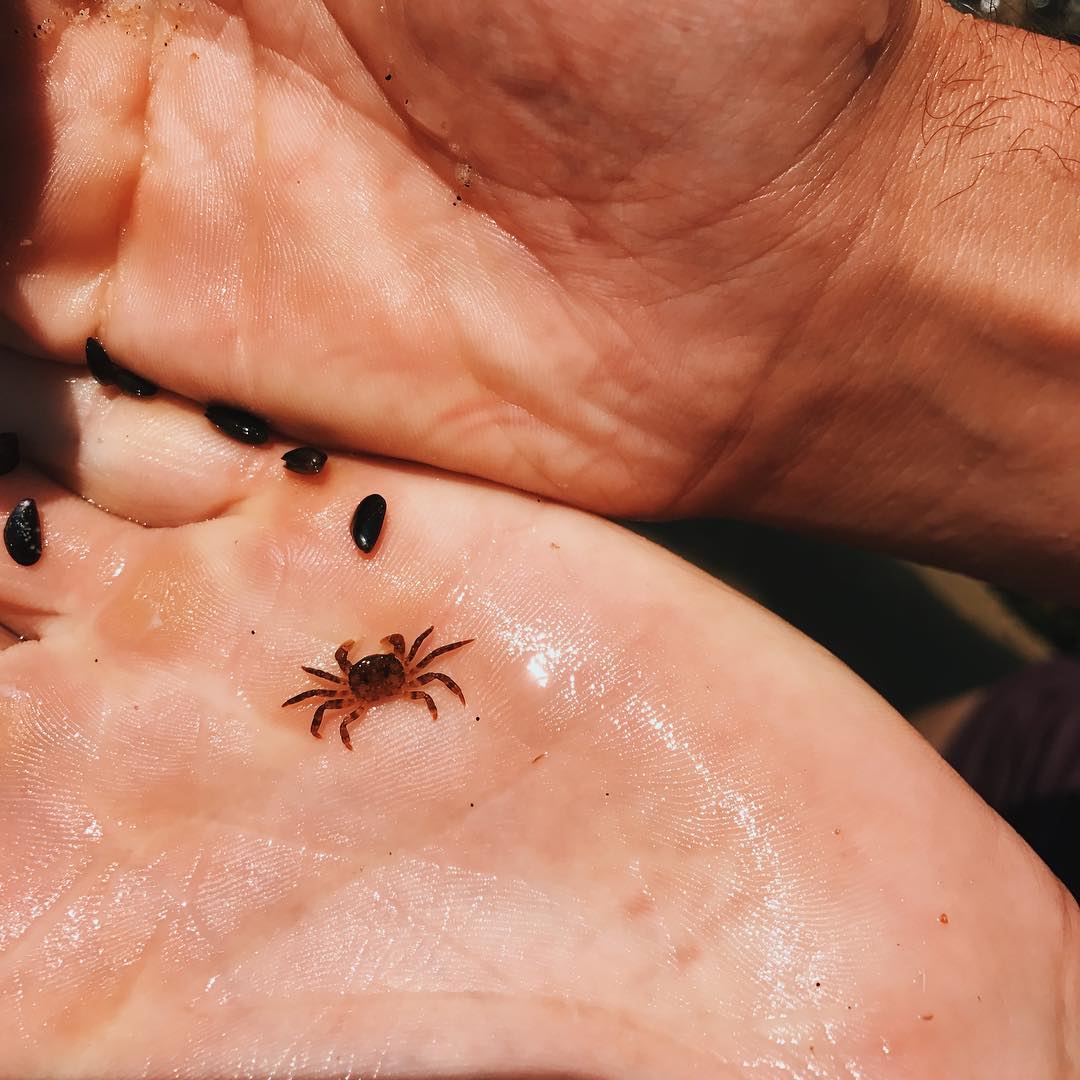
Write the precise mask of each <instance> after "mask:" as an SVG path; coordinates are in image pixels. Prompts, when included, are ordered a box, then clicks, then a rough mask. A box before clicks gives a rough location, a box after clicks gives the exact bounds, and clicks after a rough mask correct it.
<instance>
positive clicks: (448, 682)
mask: <svg viewBox="0 0 1080 1080" xmlns="http://www.w3.org/2000/svg"><path fill="white" fill-rule="evenodd" d="M429 682H441V683H442V684H443V686H445V687H446V688H447V690H449V691H450V693H451V694H455V695H456V696H457V699H458V701H460V702H461V704H462V705H464V704H465V695H464V694H463V693H462V692H461V687H460V686H458V684H457V683H456V682H454V680H453V679H451V678H450V676H449V675H444V674H443V673H442V672H441V671H429V672H428V673H427V674H426V675H421V676H420V678H418V679H417V680H416V685H417V686H425V685H426V684H427V683H429Z"/></svg>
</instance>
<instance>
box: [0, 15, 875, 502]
mask: <svg viewBox="0 0 1080 1080" xmlns="http://www.w3.org/2000/svg"><path fill="white" fill-rule="evenodd" d="M26 11H27V14H26V15H25V16H24V17H23V19H22V22H21V25H22V31H23V32H22V34H21V35H20V36H18V37H15V36H11V35H8V36H7V37H5V38H3V39H0V42H2V45H0V47H2V48H3V49H4V51H5V53H6V54H7V59H6V61H5V70H6V71H7V72H8V74H7V76H6V78H7V81H8V90H9V92H8V94H7V95H6V98H5V99H4V100H3V108H2V110H0V114H2V116H3V117H4V119H3V121H0V122H2V123H6V125H7V135H6V139H5V142H6V143H9V144H11V152H10V153H9V154H8V155H7V156H8V157H9V159H10V163H11V168H10V169H9V171H8V172H7V175H6V177H5V179H4V180H3V181H2V183H3V185H4V186H3V189H2V190H3V193H4V198H5V205H6V208H7V209H8V210H9V213H8V215H7V218H8V221H9V225H8V227H7V232H6V234H5V236H4V239H5V240H6V244H5V248H6V251H5V254H4V258H5V259H6V260H7V261H6V262H5V264H4V265H5V268H6V271H7V275H8V279H7V289H6V292H5V293H4V294H2V301H3V311H4V313H5V314H6V316H7V318H8V320H9V324H10V325H9V327H8V333H7V343H8V344H14V345H17V346H20V347H22V348H24V349H25V350H26V351H29V352H37V353H41V354H45V355H48V356H52V357H60V358H65V359H69V360H80V359H81V356H82V346H83V341H84V339H85V338H86V337H87V336H88V335H95V336H98V337H100V338H101V339H102V340H103V341H104V342H105V344H106V346H107V347H108V348H109V349H110V350H111V351H112V353H113V354H114V356H116V357H117V358H118V359H119V360H121V361H122V362H123V363H125V364H127V365H128V366H130V367H132V368H134V369H135V370H137V371H139V372H140V373H142V374H144V375H147V376H149V377H151V378H153V379H155V380H157V381H159V382H160V383H162V384H163V385H165V386H168V387H170V388H171V389H174V390H176V391H179V392H181V393H183V394H185V395H187V396H188V397H191V398H194V399H195V400H208V399H222V400H226V401H234V402H236V403H237V404H242V405H244V406H246V407H249V408H252V409H254V410H255V411H257V412H261V413H264V414H266V415H268V416H269V417H271V418H272V419H273V420H274V421H275V422H276V423H277V424H278V425H279V426H281V427H283V428H284V429H287V430H290V431H293V432H295V433H304V434H306V436H308V437H312V438H317V439H319V440H322V441H325V442H328V443H330V444H332V445H336V446H342V447H349V448H352V449H356V450H364V451H369V452H375V453H379V454H384V455H389V456H393V457H397V458H403V459H415V460H419V461H424V462H430V463H434V464H437V465H440V466H443V467H446V468H450V469H454V470H457V471H460V472H463V473H471V474H474V475H478V476H486V477H490V478H493V479H497V480H499V481H502V482H504V483H507V484H510V485H513V486H517V487H522V488H528V489H534V490H537V491H541V492H543V493H546V494H549V495H555V496H557V497H559V498H560V499H562V500H563V501H570V502H576V503H579V504H581V505H584V506H588V507H591V508H593V509H598V510H601V511H605V512H611V511H613V512H619V513H630V512H649V513H653V512H657V511H661V510H663V509H665V508H668V507H676V506H680V507H692V506H698V507H700V506H702V505H706V504H708V503H709V502H710V500H712V495H711V494H705V495H700V494H697V495H695V494H693V493H692V491H691V489H693V488H695V487H696V486H697V485H698V484H699V483H700V484H701V485H702V486H703V487H704V488H705V489H707V490H708V491H709V492H712V491H714V489H715V488H716V487H717V485H719V486H720V487H730V481H731V477H730V476H727V477H726V478H725V479H720V478H717V479H715V480H710V479H708V478H707V475H706V474H709V473H711V470H712V469H713V466H714V465H715V464H716V459H722V460H723V461H726V460H727V455H726V454H725V453H724V452H723V447H725V446H726V445H728V444H729V443H731V444H734V443H737V442H738V441H739V438H740V436H741V435H742V434H743V433H744V432H743V427H744V423H745V420H746V417H747V410H748V409H749V408H750V404H751V399H754V400H757V395H758V394H759V391H761V390H762V389H763V382H764V380H765V375H766V371H767V369H768V368H769V367H770V366H771V363H772V361H773V358H775V357H776V355H777V352H778V350H779V349H781V347H782V342H783V341H784V339H785V338H786V337H787V336H788V335H789V334H790V333H792V332H793V329H794V321H795V320H794V315H793V313H795V312H797V311H800V310H802V309H803V308H804V307H805V305H807V304H809V303H810V301H811V300H812V298H813V297H815V296H816V294H817V292H818V291H819V290H820V288H821V287H822V285H823V283H824V282H825V281H826V280H827V279H828V278H829V276H830V274H832V273H833V271H834V270H836V268H837V263H838V260H839V259H840V258H841V257H842V254H843V252H842V250H840V248H839V247H838V246H837V244H836V242H835V238H834V237H833V236H831V235H830V234H829V229H830V228H839V227H840V226H841V222H840V220H839V219H838V218H837V217H836V208H835V207H833V206H830V205H827V204H828V203H829V198H828V192H827V191H826V182H827V179H828V176H829V175H831V173H832V172H834V171H835V166H834V164H828V162H827V161H826V163H824V164H823V159H822V157H821V155H820V154H819V153H818V151H817V149H816V147H817V146H818V143H819V141H820V140H821V139H822V138H823V135H824V133H825V132H826V131H827V130H828V129H829V128H830V125H832V124H833V123H834V121H835V120H836V118H837V116H838V114H840V113H842V112H843V111H844V110H845V109H848V108H849V107H851V104H852V102H851V99H852V97H853V95H854V94H855V93H856V91H857V90H859V88H860V86H861V85H862V82H863V80H864V78H865V76H866V74H867V72H868V70H869V69H870V67H871V61H872V55H873V54H874V52H875V50H876V49H877V48H878V47H879V44H880V42H881V40H882V38H883V35H884V34H885V33H886V30H887V27H888V24H889V22H890V18H891V16H890V13H889V5H888V3H887V2H886V0H843V2H839V3H831V4H817V5H809V6H808V5H806V4H805V3H785V4H782V5H775V4H774V5H773V6H772V7H771V8H770V13H769V17H768V18H762V17H761V16H760V13H759V12H757V11H756V10H751V9H750V8H748V7H744V6H740V5H716V4H714V3H702V2H699V0H694V2H693V3H689V4H684V5H682V6H681V7H674V8H673V7H672V6H671V5H662V6H659V7H658V6H657V5H655V4H651V3H646V2H643V0H635V2H633V3H618V4H614V3H601V4H591V5H581V4H576V5H572V4H556V5H551V4H543V3H539V2H535V3H534V2H529V3H525V4H514V5H510V6H507V5H505V4H501V3H492V2H490V0H463V2H455V3H449V4H448V3H445V2H443V0H439V2H437V3H436V2H428V0H425V2H423V3H415V2H410V3H409V4H407V5H403V4H400V3H390V4H379V5H363V4H360V5H358V4H345V3H340V2H337V3H331V4H329V5H327V6H326V7H325V8H324V7H323V6H322V5H320V4H308V5H303V6H301V7H295V6H294V8H293V9H292V11H293V14H292V15H290V17H289V18H287V19H286V18H282V13H281V8H280V5H276V4H270V3H250V4H244V5H242V6H241V7H239V8H236V9H235V10H232V9H229V8H228V7H226V8H222V7H219V6H212V5H202V4H200V5H192V4H189V3H143V4H141V5H138V6H135V5H124V6H123V10H121V5H117V4H111V5H110V4H106V5H100V6H94V5H91V7H90V8H89V9H88V11H89V12H90V13H89V14H88V15H78V16H75V15H72V14H71V8H70V5H63V4H60V3H57V2H45V0H35V2H33V3H30V4H28V5H26ZM46 17H48V18H49V19H50V20H51V21H49V22H48V23H47V24H44V23H42V20H43V19H45V18H46ZM35 24H36V25H39V26H41V25H45V26H46V29H45V30H44V31H40V32H39V33H38V34H37V35H35V36H33V37H32V36H31V34H30V30H31V28H32V27H33V26H34V25H35ZM616 43H617V47H616ZM37 63H40V65H41V66H40V68H38V67H33V68H32V67H31V66H30V65H32V64H37ZM391 76H392V78H391ZM864 127H865V124H864V125H863V128H864ZM862 134H863V131H862V128H860V130H859V132H857V133H854V134H853V135H851V136H845V138H844V140H842V143H843V145H844V146H847V145H848V143H850V141H851V139H852V138H861V137H862ZM808 154H809V156H810V160H804V158H805V156H806V155H808ZM827 158H828V155H825V159H827ZM778 177H782V178H783V179H782V180H781V181H779V182H778V181H777V178H778ZM819 214H824V215H825V221H826V222H828V223H829V224H828V226H827V227H826V226H821V227H819V226H818V225H817V224H816V220H817V216H818V215H819ZM20 245H22V246H20Z"/></svg>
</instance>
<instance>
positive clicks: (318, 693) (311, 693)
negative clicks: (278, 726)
mask: <svg viewBox="0 0 1080 1080" xmlns="http://www.w3.org/2000/svg"><path fill="white" fill-rule="evenodd" d="M340 693H341V691H340V690H324V689H322V688H321V687H320V688H319V689H318V690H305V691H304V692H303V693H302V694H297V695H296V696H295V697H291V698H289V700H288V701H283V702H282V703H281V707H282V708H283V709H284V708H285V706H286V705H295V704H296V703H297V702H298V701H307V699H308V698H313V697H333V696H334V695H335V694H340Z"/></svg>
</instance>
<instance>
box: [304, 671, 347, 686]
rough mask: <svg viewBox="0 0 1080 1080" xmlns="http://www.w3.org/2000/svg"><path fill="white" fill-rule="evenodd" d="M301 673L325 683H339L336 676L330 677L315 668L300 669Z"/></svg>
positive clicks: (328, 674) (325, 672)
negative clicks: (322, 680)
mask: <svg viewBox="0 0 1080 1080" xmlns="http://www.w3.org/2000/svg"><path fill="white" fill-rule="evenodd" d="M300 670H301V671H306V672H307V673H308V674H309V675H314V676H315V678H316V679H325V680H326V681H327V682H333V683H338V684H340V683H341V681H342V680H341V678H340V677H339V676H337V675H331V674H330V672H328V671H320V670H319V668H317V667H301V668H300Z"/></svg>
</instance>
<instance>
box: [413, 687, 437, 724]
mask: <svg viewBox="0 0 1080 1080" xmlns="http://www.w3.org/2000/svg"><path fill="white" fill-rule="evenodd" d="M409 697H411V698H413V699H415V700H417V701H419V700H420V699H421V698H423V699H424V701H426V702H427V707H428V712H430V713H431V719H432V720H438V719H439V710H438V709H437V708H436V707H435V702H434V701H433V700H432V698H431V695H430V694H425V693H424V691H423V690H413V691H412V692H411V693H410V694H409Z"/></svg>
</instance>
